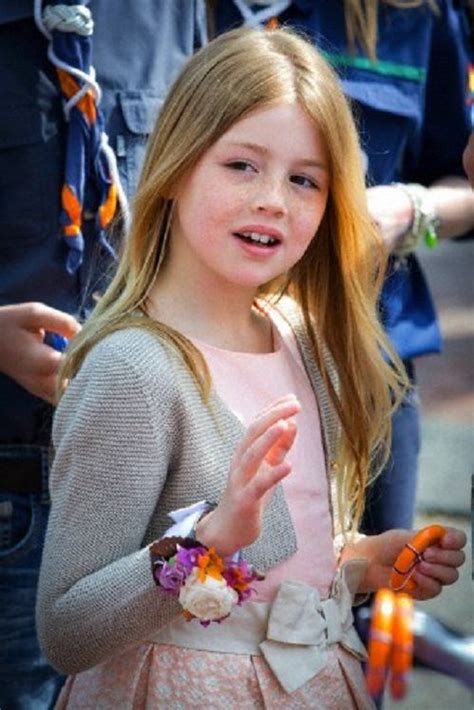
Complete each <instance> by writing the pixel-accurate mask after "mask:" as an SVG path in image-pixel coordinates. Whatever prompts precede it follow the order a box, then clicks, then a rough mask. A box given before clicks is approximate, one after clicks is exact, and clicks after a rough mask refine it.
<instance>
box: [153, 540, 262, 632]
mask: <svg viewBox="0 0 474 710" xmlns="http://www.w3.org/2000/svg"><path fill="white" fill-rule="evenodd" d="M149 550H150V557H151V569H152V574H153V579H154V580H155V583H156V584H157V585H158V586H159V587H161V589H163V591H164V592H167V593H168V594H172V595H173V596H175V597H178V599H179V602H180V604H181V606H182V607H183V614H184V616H185V618H186V619H187V620H188V621H190V620H191V619H198V620H199V622H200V623H201V624H202V625H203V626H208V625H209V624H210V623H211V621H217V622H221V621H222V620H223V619H225V618H226V617H227V616H229V614H230V613H231V611H232V608H233V607H234V606H236V605H240V604H242V603H243V602H245V601H247V600H248V599H249V598H250V596H251V595H252V593H254V592H255V589H254V588H253V587H252V586H251V584H252V582H254V581H256V580H261V579H263V576H262V575H261V574H260V573H258V572H256V571H255V570H254V569H253V568H252V567H251V566H250V565H249V564H248V563H247V562H245V560H243V559H240V560H238V561H235V559H234V558H230V557H226V558H222V557H219V555H218V554H217V553H216V551H215V549H214V548H213V547H211V548H207V547H206V546H205V545H202V544H201V543H200V542H198V540H192V539H190V538H184V537H165V538H162V539H161V540H158V541H157V542H153V543H152V544H151V545H150V547H149Z"/></svg>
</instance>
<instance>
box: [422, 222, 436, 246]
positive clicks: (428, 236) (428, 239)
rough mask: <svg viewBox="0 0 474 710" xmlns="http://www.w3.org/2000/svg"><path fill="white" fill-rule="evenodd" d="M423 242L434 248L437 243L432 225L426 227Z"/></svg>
mask: <svg viewBox="0 0 474 710" xmlns="http://www.w3.org/2000/svg"><path fill="white" fill-rule="evenodd" d="M425 244H426V246H427V247H428V248H429V249H434V248H435V247H436V246H437V245H438V237H437V235H436V231H435V230H434V228H433V227H428V229H427V230H426V232H425Z"/></svg>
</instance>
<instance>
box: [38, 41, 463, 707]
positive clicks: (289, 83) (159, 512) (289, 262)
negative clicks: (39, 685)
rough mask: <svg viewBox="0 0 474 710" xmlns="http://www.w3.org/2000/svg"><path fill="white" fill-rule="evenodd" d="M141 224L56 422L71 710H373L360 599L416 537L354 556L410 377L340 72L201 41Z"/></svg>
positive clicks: (289, 52)
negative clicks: (394, 350)
mask: <svg viewBox="0 0 474 710" xmlns="http://www.w3.org/2000/svg"><path fill="white" fill-rule="evenodd" d="M134 215H135V216H134V223H133V226H132V230H131V234H130V236H129V239H128V242H127V244H126V248H125V252H124V254H123V257H122V260H121V262H120V266H119V269H118V272H117V275H116V277H115V279H114V281H113V283H112V285H111V286H110V288H109V290H108V291H107V292H106V294H105V295H104V297H103V299H102V301H101V302H100V304H99V305H98V307H97V309H96V311H95V314H94V315H93V317H92V318H91V319H90V321H89V322H88V323H87V324H86V326H85V327H84V329H83V331H82V333H81V334H80V336H79V337H78V338H77V339H76V340H75V342H74V344H73V347H72V348H71V349H70V351H69V354H68V356H67V358H66V362H65V366H64V370H63V375H64V377H65V378H66V379H68V380H69V381H70V382H69V385H68V388H67V391H66V394H65V395H64V396H63V398H62V400H61V404H60V406H59V408H58V411H57V415H56V420H55V432H54V441H55V446H56V461H55V465H54V471H53V475H52V479H51V494H52V499H53V506H52V512H51V517H50V524H49V529H48V535H47V541H46V547H45V552H44V558H43V566H42V571H41V580H40V591H39V598H38V629H39V636H40V639H41V641H42V645H43V649H44V651H45V653H46V655H47V657H48V659H49V660H50V662H51V663H52V664H53V665H54V666H56V667H57V668H58V669H60V670H62V671H64V672H66V673H70V674H75V675H73V676H72V677H71V678H69V680H68V682H67V684H66V687H65V689H64V690H63V694H62V697H61V699H60V702H59V704H60V706H61V707H66V706H67V707H68V708H75V707H101V708H116V707H126V708H132V707H133V708H142V707H166V708H186V707H191V706H193V707H196V706H197V707H212V708H221V707H222V708H224V707H225V708H229V707H238V708H254V707H271V708H278V707H285V708H289V707H298V708H303V707H314V708H326V707H331V708H349V707H357V708H365V707H371V701H370V699H369V698H368V696H367V694H366V691H365V686H364V680H363V678H362V675H361V670H360V659H361V658H363V654H364V649H363V646H362V644H361V642H360V641H359V639H358V637H357V635H356V633H355V631H354V629H353V626H352V617H351V611H350V607H351V602H352V595H353V594H354V593H356V592H366V591H369V590H373V589H376V588H378V587H380V586H382V585H386V584H387V583H388V577H389V573H390V569H391V565H392V564H393V562H394V560H395V558H396V556H397V554H398V552H399V551H400V550H401V548H402V547H403V545H404V544H405V542H406V541H407V540H408V539H409V537H410V532H408V531H402V530H398V531H391V532H389V533H385V534H383V535H381V536H376V537H373V538H362V539H358V538H357V537H356V536H355V535H353V534H351V533H352V532H353V531H354V530H355V529H356V527H357V521H358V519H359V518H360V514H361V508H362V500H363V495H364V488H365V485H366V482H367V478H368V472H369V471H375V470H376V469H377V468H379V467H380V466H381V465H382V464H383V462H384V447H385V446H386V443H387V440H388V436H389V431H388V424H387V423H388V422H389V414H390V411H391V407H392V405H393V403H394V402H395V404H396V403H397V402H398V401H399V398H400V396H401V394H402V390H403V378H402V376H401V375H400V369H399V367H398V363H397V361H396V359H395V358H390V356H388V353H389V347H388V345H387V344H386V342H385V340H384V337H383V334H382V332H381V330H380V328H379V325H378V323H377V320H376V315H375V313H376V298H377V289H378V283H379V280H380V278H381V276H382V268H381V256H380V252H379V250H378V249H377V243H376V236H375V234H376V233H375V230H374V228H373V227H372V225H371V223H370V220H369V217H368V215H367V210H366V205H365V196H364V185H363V180H362V171H361V167H360V160H359V147H358V143H357V138H356V131H355V128H354V125H353V121H352V118H351V114H350V111H349V108H348V106H347V105H346V102H345V100H344V98H343V95H342V93H341V91H340V88H339V86H338V82H337V79H336V78H335V76H334V74H333V72H332V70H331V69H330V68H329V67H328V66H327V64H326V63H325V61H324V60H323V59H322V58H321V57H320V56H319V55H318V54H317V53H316V52H315V51H314V50H313V49H312V48H311V47H310V46H309V45H308V44H306V42H305V41H303V40H302V39H300V38H298V37H297V36H296V35H294V34H292V33H291V32H289V31H285V30H275V31H271V32H267V33H260V32H258V31H252V30H236V31H233V32H230V33H228V34H227V35H222V36H221V37H219V38H218V39H216V40H214V41H213V42H211V43H210V44H209V45H208V46H207V47H206V48H204V49H203V50H201V51H200V52H198V53H197V54H196V55H195V56H194V57H193V58H192V59H191V60H190V61H189V63H188V64H187V65H186V67H185V68H184V70H183V72H182V74H181V75H180V77H179V78H178V80H177V82H176V84H175V85H174V87H173V89H172V90H171V93H170V95H169V97H168V99H167V102H166V104H165V106H164V108H163V111H162V113H161V116H160V119H159V121H158V125H157V127H156V130H155V132H154V134H153V136H152V138H151V141H150V145H149V151H148V158H147V161H146V163H145V167H144V170H143V174H142V178H141V184H140V187H139V190H138V194H137V197H136V202H135V206H134ZM389 358H390V359H389ZM289 393H291V394H289ZM297 433H298V435H297ZM290 461H291V463H290ZM170 513H173V519H174V520H175V521H176V523H175V525H174V526H173V528H172V529H171V530H170V529H169V528H170V525H171V522H172V521H171V519H170ZM341 532H342V533H345V534H344V540H345V542H346V544H345V546H344V547H343V548H342V551H341V550H340V549H339V548H340V545H338V544H335V539H336V534H337V533H341ZM165 533H166V534H167V536H168V537H169V536H170V535H173V534H178V535H181V537H182V538H186V539H181V540H180V541H178V542H177V541H176V540H175V539H171V540H168V541H166V540H165V541H164V542H163V541H161V542H160V539H162V538H163V536H164V535H165ZM463 544H464V539H463V535H462V533H460V532H458V531H455V530H452V529H451V530H449V531H448V532H447V533H446V535H445V537H444V539H443V541H442V545H441V546H440V548H433V549H430V552H429V555H430V560H431V561H430V562H429V563H428V562H424V563H423V564H422V565H420V567H419V571H418V572H417V574H416V575H415V577H414V579H415V580H416V582H417V590H416V596H417V597H418V598H420V599H421V598H428V597H432V596H435V595H436V594H438V593H439V592H440V589H441V586H442V585H443V584H450V583H452V582H454V581H455V579H456V578H457V570H456V567H458V566H459V565H460V564H461V563H462V561H463V553H462V551H461V548H462V546H463ZM356 558H358V559H356ZM248 564H251V565H253V568H254V570H258V571H259V572H260V573H265V575H266V578H265V580H264V581H259V580H258V579H257V577H258V576H259V575H257V573H256V572H254V571H252V569H251V568H249V567H248ZM252 588H253V589H254V590H255V591H254V592H252ZM203 590H204V591H205V592H206V594H207V596H206V594H204V591H203ZM178 595H179V596H178ZM200 595H201V596H200ZM183 608H184V609H185V610H186V617H187V618H186V619H185V618H184V616H183V613H182V612H183ZM193 616H194V617H197V618H192V617H193ZM189 619H190V620H189ZM210 621H213V622H215V621H218V622H219V623H209V622H210ZM200 622H202V623H200Z"/></svg>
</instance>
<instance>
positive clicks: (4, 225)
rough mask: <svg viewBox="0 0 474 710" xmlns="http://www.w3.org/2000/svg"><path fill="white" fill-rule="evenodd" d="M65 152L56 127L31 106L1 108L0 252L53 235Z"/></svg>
mask: <svg viewBox="0 0 474 710" xmlns="http://www.w3.org/2000/svg"><path fill="white" fill-rule="evenodd" d="M63 170H64V152H63V146H62V144H61V139H60V136H59V135H58V128H57V126H56V125H55V124H54V122H51V121H50V120H49V119H47V118H46V117H45V116H44V115H43V114H42V113H40V111H39V110H38V108H37V107H36V106H34V105H16V106H15V105H13V106H8V107H7V106H5V105H4V106H3V107H1V108H0V250H1V251H2V253H3V255H4V256H5V252H6V251H8V249H9V248H12V247H15V248H17V249H18V248H19V249H21V247H22V245H28V244H35V243H40V242H42V241H45V240H47V239H48V238H51V233H52V232H53V234H54V235H56V234H57V233H58V228H59V227H58V225H59V212H60V194H61V179H62V173H63Z"/></svg>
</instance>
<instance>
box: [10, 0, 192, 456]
mask: <svg viewBox="0 0 474 710" xmlns="http://www.w3.org/2000/svg"><path fill="white" fill-rule="evenodd" d="M89 6H90V8H91V10H92V13H93V16H94V20H95V30H94V39H93V63H94V66H95V68H96V71H97V78H98V80H99V83H100V85H101V87H102V89H103V100H102V104H101V106H102V108H103V110H104V113H105V119H106V130H107V133H108V135H109V139H110V144H111V145H112V147H113V148H114V149H115V151H116V154H117V157H118V164H119V171H120V175H121V179H122V183H123V185H124V187H125V189H126V192H127V193H128V196H129V197H131V196H132V194H133V192H134V190H135V187H136V184H137V179H138V173H139V169H140V166H141V162H142V158H143V155H144V149H145V143H146V139H147V136H148V134H149V133H150V131H151V128H152V126H153V124H154V122H155V119H156V116H157V114H158V111H159V108H160V106H161V104H162V102H163V99H164V97H165V95H166V92H167V89H168V87H169V85H170V83H171V82H172V81H173V79H174V77H175V74H176V73H177V70H178V69H179V68H180V66H181V64H182V63H183V61H184V60H185V59H186V58H187V57H188V56H189V55H190V54H192V52H193V51H194V49H195V48H196V46H199V45H200V44H201V43H202V41H203V38H204V37H205V23H206V17H205V4H204V0H173V2H169V1H168V0H140V2H134V3H130V2H128V1H127V0H114V2H110V0H91V2H90V3H89ZM32 14H33V0H4V2H2V3H1V5H0V66H1V67H2V72H1V75H0V305H5V304H11V303H21V302H24V301H42V302H44V303H46V304H48V305H50V306H53V307H55V308H58V309H60V310H63V311H66V312H68V313H71V314H73V315H74V316H76V317H78V318H80V319H83V318H85V317H86V315H87V313H88V312H89V311H90V309H91V307H92V305H93V298H92V295H93V293H94V291H95V290H97V288H98V287H99V286H100V285H101V284H103V279H104V275H105V273H106V271H107V270H110V269H109V267H110V265H111V264H110V259H109V257H108V256H107V255H106V254H105V252H104V251H102V250H101V249H100V248H99V247H98V244H97V241H96V240H95V239H94V238H93V234H92V229H91V228H90V226H91V225H89V228H88V226H87V223H86V225H85V229H84V232H85V239H86V251H85V259H84V264H83V265H82V267H81V269H80V271H79V272H78V273H77V274H75V275H74V276H71V275H70V274H68V273H67V271H66V269H65V246H64V244H63V243H62V240H61V238H60V236H59V228H58V226H59V213H60V191H61V184H62V178H63V170H64V147H65V135H66V126H65V121H64V117H63V112H62V105H61V99H60V95H59V88H58V82H57V78H56V74H55V70H54V68H53V66H52V65H51V63H50V62H49V61H48V59H47V56H46V50H47V42H46V40H45V38H44V37H43V35H42V34H41V33H40V32H39V30H38V29H37V28H36V25H35V23H34V21H33V19H32ZM50 418H51V408H50V407H48V406H47V405H46V404H45V403H44V402H42V401H41V400H39V399H37V398H36V397H33V396H32V395H30V394H29V393H28V392H26V390H24V389H23V388H21V387H20V386H19V385H17V384H16V383H15V382H13V381H12V380H10V379H9V378H7V377H6V376H4V375H1V374H0V446H1V444H14V443H19V444H33V445H47V444H48V443H49V438H50ZM0 454H1V452H0Z"/></svg>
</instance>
